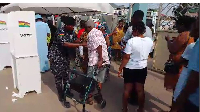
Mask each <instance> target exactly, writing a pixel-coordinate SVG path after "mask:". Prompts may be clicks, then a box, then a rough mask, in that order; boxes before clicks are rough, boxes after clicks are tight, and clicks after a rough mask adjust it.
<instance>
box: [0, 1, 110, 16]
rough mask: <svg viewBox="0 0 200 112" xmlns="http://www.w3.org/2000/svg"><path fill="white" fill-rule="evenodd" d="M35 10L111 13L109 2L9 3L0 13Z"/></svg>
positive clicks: (64, 12) (37, 11)
mask: <svg viewBox="0 0 200 112" xmlns="http://www.w3.org/2000/svg"><path fill="white" fill-rule="evenodd" d="M11 11H35V13H40V14H76V13H82V14H84V13H85V14H87V13H93V12H105V13H113V12H114V8H113V7H112V6H111V5H110V4H109V3H11V4H9V5H6V6H4V7H2V8H1V10H0V12H1V13H9V12H11Z"/></svg>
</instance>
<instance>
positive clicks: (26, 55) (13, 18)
mask: <svg viewBox="0 0 200 112" xmlns="http://www.w3.org/2000/svg"><path fill="white" fill-rule="evenodd" d="M8 31H9V37H11V38H10V52H11V63H12V72H13V80H14V87H15V88H17V89H18V90H19V95H20V96H22V97H23V96H24V95H25V93H26V92H29V91H36V92H37V93H41V73H40V62H39V56H38V51H37V39H36V29H35V13H34V12H33V11H16V12H10V13H9V14H8Z"/></svg>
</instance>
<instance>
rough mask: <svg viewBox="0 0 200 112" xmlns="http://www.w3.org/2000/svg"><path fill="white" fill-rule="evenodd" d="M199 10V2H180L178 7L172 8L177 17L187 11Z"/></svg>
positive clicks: (194, 11)
mask: <svg viewBox="0 0 200 112" xmlns="http://www.w3.org/2000/svg"><path fill="white" fill-rule="evenodd" d="M198 11H199V3H180V4H179V6H178V7H176V8H174V10H173V13H174V16H175V17H176V18H177V17H179V16H182V15H185V14H186V13H187V12H189V13H196V12H198Z"/></svg>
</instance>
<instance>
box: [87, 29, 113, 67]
mask: <svg viewBox="0 0 200 112" xmlns="http://www.w3.org/2000/svg"><path fill="white" fill-rule="evenodd" d="M87 38H88V42H87V47H88V58H89V62H88V66H94V65H96V64H97V62H98V53H97V47H98V46H100V45H101V46H102V57H103V61H104V64H110V61H109V57H108V51H107V45H106V41H105V38H104V36H103V33H102V32H101V31H100V30H97V29H95V28H93V29H92V30H91V31H90V32H89V33H88V35H87Z"/></svg>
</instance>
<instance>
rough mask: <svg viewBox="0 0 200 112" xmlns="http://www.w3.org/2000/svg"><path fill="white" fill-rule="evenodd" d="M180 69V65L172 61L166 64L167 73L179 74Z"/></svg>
mask: <svg viewBox="0 0 200 112" xmlns="http://www.w3.org/2000/svg"><path fill="white" fill-rule="evenodd" d="M179 68H180V66H179V64H176V63H174V62H173V61H172V60H169V61H167V62H166V63H165V68H164V71H165V72H166V73H171V74H178V73H179Z"/></svg>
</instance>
